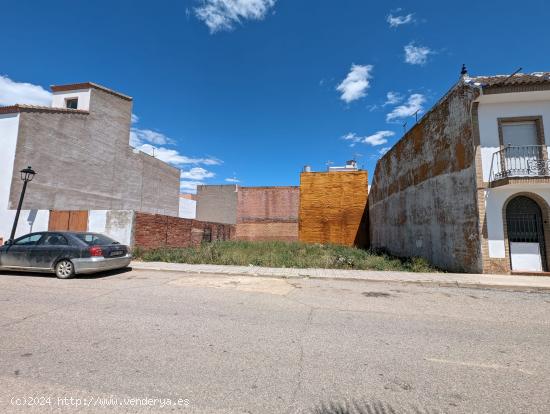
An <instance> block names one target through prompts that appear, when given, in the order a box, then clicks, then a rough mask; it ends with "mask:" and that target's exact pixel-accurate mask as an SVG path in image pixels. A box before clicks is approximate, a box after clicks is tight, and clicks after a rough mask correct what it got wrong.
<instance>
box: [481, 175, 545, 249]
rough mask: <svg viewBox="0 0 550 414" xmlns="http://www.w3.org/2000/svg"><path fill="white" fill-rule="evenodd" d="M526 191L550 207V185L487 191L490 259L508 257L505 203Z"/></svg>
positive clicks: (518, 186)
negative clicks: (505, 236)
mask: <svg viewBox="0 0 550 414" xmlns="http://www.w3.org/2000/svg"><path fill="white" fill-rule="evenodd" d="M525 191H527V192H530V193H534V194H537V195H539V196H540V197H542V198H543V199H544V201H546V202H547V203H548V204H549V205H550V184H529V185H524V184H511V185H506V186H502V187H496V188H491V189H488V190H486V191H485V207H486V212H487V218H486V219H487V236H488V239H489V257H492V258H499V259H503V258H505V257H506V253H505V252H506V250H505V245H504V217H503V209H504V203H505V202H506V200H508V199H509V198H510V197H512V196H513V195H514V194H517V193H521V192H525ZM549 242H550V241H549Z"/></svg>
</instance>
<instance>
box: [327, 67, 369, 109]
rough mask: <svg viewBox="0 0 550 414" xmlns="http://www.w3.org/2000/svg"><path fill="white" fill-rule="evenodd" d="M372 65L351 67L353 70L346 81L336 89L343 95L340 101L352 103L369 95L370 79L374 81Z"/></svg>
mask: <svg viewBox="0 0 550 414" xmlns="http://www.w3.org/2000/svg"><path fill="white" fill-rule="evenodd" d="M373 68H374V66H372V65H351V70H350V72H349V73H348V76H346V79H344V80H343V81H342V83H340V85H338V86H337V87H336V90H337V91H338V92H341V93H342V95H341V96H340V99H342V100H343V101H345V102H347V103H350V102H353V101H355V100H357V99H361V98H363V97H364V96H366V95H367V89H369V87H370V82H369V79H372V75H371V72H372V70H373Z"/></svg>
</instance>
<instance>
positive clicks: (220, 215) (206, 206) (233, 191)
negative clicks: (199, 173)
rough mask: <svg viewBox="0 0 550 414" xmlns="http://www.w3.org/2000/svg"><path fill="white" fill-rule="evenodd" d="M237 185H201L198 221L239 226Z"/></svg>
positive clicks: (198, 195)
mask: <svg viewBox="0 0 550 414" xmlns="http://www.w3.org/2000/svg"><path fill="white" fill-rule="evenodd" d="M238 190H239V187H238V186H237V185H199V186H198V187H197V211H196V214H197V220H201V221H211V222H215V223H225V224H237V193H238Z"/></svg>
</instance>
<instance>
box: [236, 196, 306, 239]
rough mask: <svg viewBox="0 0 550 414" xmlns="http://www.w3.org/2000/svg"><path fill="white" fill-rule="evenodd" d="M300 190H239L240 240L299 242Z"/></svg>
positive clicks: (238, 221) (238, 223)
mask: <svg viewBox="0 0 550 414" xmlns="http://www.w3.org/2000/svg"><path fill="white" fill-rule="evenodd" d="M299 204H300V188H299V187H295V186H292V187H239V191H238V193H237V228H236V238H237V239H238V240H282V241H296V240H298V210H299Z"/></svg>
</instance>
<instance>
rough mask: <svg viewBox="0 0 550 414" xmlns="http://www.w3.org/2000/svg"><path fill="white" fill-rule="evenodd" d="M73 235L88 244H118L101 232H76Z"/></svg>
mask: <svg viewBox="0 0 550 414" xmlns="http://www.w3.org/2000/svg"><path fill="white" fill-rule="evenodd" d="M75 236H76V237H77V238H78V239H80V240H82V241H83V242H84V243H86V244H87V245H88V246H104V245H107V244H119V243H118V242H117V241H115V240H113V239H111V238H110V237H107V236H104V235H103V234H97V233H77V234H75Z"/></svg>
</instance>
